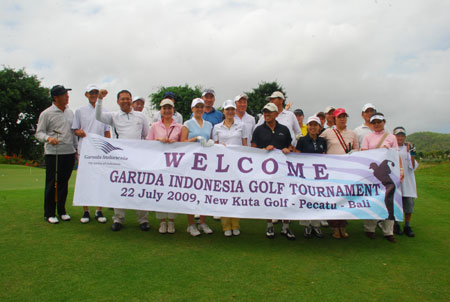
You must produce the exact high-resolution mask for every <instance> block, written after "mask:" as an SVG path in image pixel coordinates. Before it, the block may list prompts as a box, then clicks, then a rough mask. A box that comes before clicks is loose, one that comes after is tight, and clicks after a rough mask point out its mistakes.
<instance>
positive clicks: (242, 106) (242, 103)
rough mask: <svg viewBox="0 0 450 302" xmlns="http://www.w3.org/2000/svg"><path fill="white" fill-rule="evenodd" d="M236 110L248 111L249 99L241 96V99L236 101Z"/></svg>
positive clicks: (240, 111)
mask: <svg viewBox="0 0 450 302" xmlns="http://www.w3.org/2000/svg"><path fill="white" fill-rule="evenodd" d="M236 111H237V112H239V113H244V112H246V111H247V99H246V98H240V99H239V101H237V102H236Z"/></svg>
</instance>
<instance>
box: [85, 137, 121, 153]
mask: <svg viewBox="0 0 450 302" xmlns="http://www.w3.org/2000/svg"><path fill="white" fill-rule="evenodd" d="M91 142H92V144H93V145H94V146H95V148H97V149H98V150H101V151H103V152H104V153H105V154H108V153H110V152H112V151H114V150H123V149H122V148H119V147H115V146H113V145H111V144H110V143H108V142H106V141H104V140H102V139H99V138H91Z"/></svg>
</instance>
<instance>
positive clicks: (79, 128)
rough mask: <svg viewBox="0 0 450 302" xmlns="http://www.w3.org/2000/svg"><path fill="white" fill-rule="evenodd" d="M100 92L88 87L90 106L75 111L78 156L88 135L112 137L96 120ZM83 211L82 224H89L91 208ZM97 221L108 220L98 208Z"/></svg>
mask: <svg viewBox="0 0 450 302" xmlns="http://www.w3.org/2000/svg"><path fill="white" fill-rule="evenodd" d="M99 92H100V89H99V88H98V87H97V86H96V85H94V84H90V85H88V86H87V87H86V92H85V93H84V95H85V96H86V98H87V99H88V101H89V104H88V105H86V106H84V107H81V108H79V109H77V110H76V111H75V117H74V119H73V123H72V129H73V132H74V133H75V135H76V136H78V137H79V141H78V150H77V153H78V155H80V154H81V146H82V144H83V138H84V137H86V133H95V134H97V135H101V136H105V137H108V138H109V137H111V132H110V130H109V128H110V127H109V126H108V125H106V124H104V123H102V122H99V121H97V119H96V118H95V105H96V103H97V99H98V94H99ZM83 209H84V214H83V217H81V219H80V222H81V223H88V222H89V221H90V220H91V216H90V214H89V208H88V207H87V206H83ZM95 219H96V220H97V221H98V222H100V223H106V220H107V219H106V217H105V216H103V213H102V207H98V208H97V210H96V211H95Z"/></svg>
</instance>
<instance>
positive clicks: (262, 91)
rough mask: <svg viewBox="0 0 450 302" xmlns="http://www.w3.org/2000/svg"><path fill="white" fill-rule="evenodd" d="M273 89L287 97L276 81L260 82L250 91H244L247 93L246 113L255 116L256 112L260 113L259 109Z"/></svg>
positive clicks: (266, 101)
mask: <svg viewBox="0 0 450 302" xmlns="http://www.w3.org/2000/svg"><path fill="white" fill-rule="evenodd" d="M275 91H281V92H282V93H283V94H284V97H285V98H286V97H287V96H286V92H285V91H284V88H283V87H282V86H281V85H280V84H278V83H277V82H271V83H267V82H261V83H259V85H258V87H257V88H254V89H253V91H252V92H246V94H247V95H248V107H247V111H248V113H249V114H251V115H253V116H254V117H257V116H258V114H260V113H261V109H262V108H263V107H264V105H265V104H267V103H268V102H269V101H268V100H267V97H268V96H270V95H271V94H272V93H273V92H275Z"/></svg>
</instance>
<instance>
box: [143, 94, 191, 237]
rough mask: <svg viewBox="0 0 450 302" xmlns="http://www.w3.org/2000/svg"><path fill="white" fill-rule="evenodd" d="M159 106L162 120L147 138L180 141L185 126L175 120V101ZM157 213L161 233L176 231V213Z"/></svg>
mask: <svg viewBox="0 0 450 302" xmlns="http://www.w3.org/2000/svg"><path fill="white" fill-rule="evenodd" d="M159 106H160V107H161V120H160V121H158V122H155V123H153V124H152V126H151V127H150V130H149V132H148V135H147V138H146V139H148V140H157V141H160V142H162V143H169V144H170V143H173V142H179V141H180V138H181V128H182V127H183V126H182V125H181V124H178V123H176V122H175V121H174V120H173V111H174V104H173V101H172V100H170V99H164V100H162V101H161V103H160V104H159ZM155 214H156V218H157V219H160V221H161V223H160V225H159V230H158V231H159V232H160V233H161V234H165V233H169V234H173V233H175V224H174V219H175V217H176V214H175V213H162V212H155ZM166 219H168V220H169V222H168V223H166Z"/></svg>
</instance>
